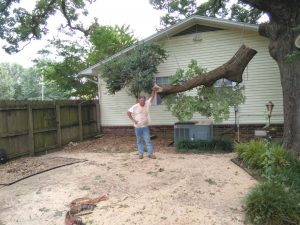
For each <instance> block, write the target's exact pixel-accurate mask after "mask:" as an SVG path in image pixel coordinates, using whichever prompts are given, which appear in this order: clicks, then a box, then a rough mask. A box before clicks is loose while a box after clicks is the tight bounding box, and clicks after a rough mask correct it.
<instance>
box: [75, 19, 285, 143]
mask: <svg viewBox="0 0 300 225" xmlns="http://www.w3.org/2000/svg"><path fill="white" fill-rule="evenodd" d="M144 41H145V42H156V43H160V44H161V45H162V46H163V48H164V49H166V50H167V52H168V54H169V57H168V59H167V60H166V62H164V63H162V64H160V65H159V67H158V71H159V72H158V74H157V75H156V82H157V83H158V84H164V83H165V82H166V81H167V77H168V76H171V75H173V74H174V73H175V72H176V70H177V69H178V68H182V69H184V68H186V67H187V65H188V64H189V63H190V61H191V59H196V60H197V61H198V64H200V65H201V66H203V67H205V68H207V69H208V71H210V70H212V69H215V68H216V67H218V66H221V65H222V64H224V63H225V62H227V61H228V60H229V59H230V58H231V57H232V56H233V55H234V54H235V52H236V51H237V50H238V49H239V47H240V46H241V45H242V44H245V45H247V46H249V47H251V48H253V49H255V50H257V52H258V53H257V54H256V55H255V56H254V58H253V59H252V60H251V61H250V63H249V65H248V67H247V68H246V69H245V71H244V74H243V83H242V85H244V87H245V90H244V95H245V96H246V101H245V103H244V104H243V105H240V106H239V107H238V112H235V110H234V109H231V115H230V118H229V119H228V120H226V121H223V122H222V123H214V133H218V134H222V133H226V131H229V133H231V134H233V131H232V129H230V128H232V127H237V126H236V125H237V124H238V127H239V132H240V136H241V137H245V138H251V137H253V136H254V131H255V130H257V129H261V128H262V127H263V126H265V125H266V123H267V122H268V117H267V110H266V103H267V102H269V101H272V102H273V104H274V110H273V112H272V117H271V123H272V124H273V126H276V127H277V128H278V129H277V134H276V135H277V136H281V135H282V124H283V100H282V89H281V84H280V74H279V69H278V66H277V64H276V62H275V61H274V60H273V59H272V58H271V56H270V55H269V51H268V43H269V40H268V39H267V38H264V37H262V36H259V34H258V25H253V24H246V23H239V22H233V21H230V20H225V19H217V18H209V17H202V16H192V17H189V18H187V19H185V20H183V21H181V22H179V23H177V24H175V25H173V26H170V27H168V28H166V29H164V30H162V31H160V32H158V33H156V34H154V35H152V36H150V37H148V38H146V39H144ZM134 47H135V46H131V47H129V48H127V49H125V50H123V51H121V52H119V53H117V54H115V55H113V56H111V57H109V58H107V59H105V60H103V61H101V62H99V63H97V64H96V65H94V66H91V67H90V68H87V69H86V70H84V71H81V74H83V75H94V76H95V75H97V76H98V78H100V73H101V66H102V65H103V64H105V63H106V62H108V61H110V60H112V59H114V58H116V57H118V56H121V55H122V54H124V53H126V52H128V51H130V50H132V49H133V48H134ZM229 85H230V84H229ZM98 87H99V96H100V104H101V107H100V108H101V125H102V128H103V131H104V133H106V132H118V133H127V129H128V128H129V129H131V130H132V128H131V127H132V124H131V121H130V120H129V119H128V118H127V115H126V112H127V110H128V108H129V107H130V106H131V105H133V104H134V103H135V99H134V98H133V97H130V96H128V95H127V94H126V91H124V90H122V91H120V92H118V93H116V94H115V95H109V94H108V93H107V90H106V88H105V83H104V81H101V79H99V83H98ZM151 118H152V128H156V129H160V130H163V131H165V132H166V131H170V132H173V131H172V130H173V126H174V123H175V122H177V119H176V118H174V117H173V116H172V115H171V113H170V112H168V111H166V108H165V106H164V105H163V104H161V102H160V101H159V100H156V101H155V102H154V103H153V106H152V107H151ZM205 119H207V118H203V117H202V116H201V115H195V116H194V118H193V119H192V120H193V121H200V122H201V121H204V120H205ZM131 132H132V131H131Z"/></svg>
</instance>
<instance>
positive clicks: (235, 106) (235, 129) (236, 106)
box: [234, 105, 240, 142]
mask: <svg viewBox="0 0 300 225" xmlns="http://www.w3.org/2000/svg"><path fill="white" fill-rule="evenodd" d="M238 112H239V106H238V105H234V125H235V126H234V131H235V138H236V139H237V141H238V142H239V141H240V135H239V133H240V132H239V124H238V122H237V115H238Z"/></svg>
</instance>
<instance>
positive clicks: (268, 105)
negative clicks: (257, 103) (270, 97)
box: [266, 101, 274, 125]
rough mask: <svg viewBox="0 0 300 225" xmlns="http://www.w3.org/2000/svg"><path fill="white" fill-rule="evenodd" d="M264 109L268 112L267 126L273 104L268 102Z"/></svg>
mask: <svg viewBox="0 0 300 225" xmlns="http://www.w3.org/2000/svg"><path fill="white" fill-rule="evenodd" d="M266 107H267V111H268V118H269V125H270V120H271V116H272V111H273V108H274V104H273V102H272V101H269V102H268V103H267V104H266Z"/></svg>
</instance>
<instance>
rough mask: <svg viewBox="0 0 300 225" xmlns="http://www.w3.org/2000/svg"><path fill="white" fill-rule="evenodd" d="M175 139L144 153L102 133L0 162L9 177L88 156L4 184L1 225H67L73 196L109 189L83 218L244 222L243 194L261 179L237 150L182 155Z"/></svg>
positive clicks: (114, 223)
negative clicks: (240, 161)
mask: <svg viewBox="0 0 300 225" xmlns="http://www.w3.org/2000/svg"><path fill="white" fill-rule="evenodd" d="M170 141H171V140H170V139H169V140H168V139H159V138H158V139H155V140H154V141H153V142H154V149H155V151H156V153H155V154H156V156H157V159H156V160H153V159H149V158H147V157H145V158H144V159H142V160H140V159H138V155H137V152H136V146H135V138H134V137H114V136H110V137H109V136H104V137H103V138H100V139H96V140H89V141H85V142H82V143H70V144H69V145H67V146H66V147H65V148H64V149H63V150H61V151H57V152H53V153H50V154H47V155H44V156H41V157H27V158H23V159H18V160H14V161H11V162H10V164H7V165H6V164H5V165H0V171H1V170H2V173H3V174H5V173H7V171H8V170H10V173H9V174H10V175H7V174H6V179H9V177H10V176H12V177H13V176H16V173H17V172H16V173H15V174H14V173H13V171H17V169H16V168H23V167H24V166H25V165H26V166H25V167H26V168H27V169H26V170H24V169H23V170H22V171H27V172H24V173H23V176H26V174H27V175H28V173H30V171H31V173H32V172H38V171H39V170H41V169H37V168H42V169H45V167H43V166H40V165H39V163H42V164H43V162H47V161H51V160H52V161H53V158H55V157H59V158H60V159H63V158H73V159H81V160H87V161H84V162H79V163H75V164H71V165H67V166H63V167H59V168H56V169H53V170H49V171H47V172H44V173H39V174H37V175H34V176H31V177H28V178H26V179H23V180H21V181H19V182H17V183H14V184H12V185H8V186H0V202H1V204H0V225H4V224H5V225H14V224H22V225H27V224H28V225H41V224H43V225H48V224H49V225H54V224H57V225H58V224H60V225H61V224H64V217H65V214H66V212H67V211H68V210H69V207H68V204H69V203H70V202H71V201H72V200H74V199H76V198H81V197H91V198H94V197H98V196H101V195H104V194H107V195H108V197H109V198H108V200H106V201H102V202H100V203H98V204H97V207H96V208H95V209H94V210H93V212H92V213H90V214H87V215H83V216H81V218H82V220H83V222H85V224H94V225H101V224H105V225H118V224H120V225H121V224H125V225H131V224H138V225H143V224H145V225H148V224H149V225H150V224H162V225H169V224H170V225H187V224H189V225H196V224H197V225H226V224H228V225H242V224H244V222H243V221H244V218H243V215H244V213H243V207H242V204H243V199H244V197H245V196H246V194H247V193H248V192H249V190H250V188H251V187H253V186H254V185H255V184H256V183H257V182H256V181H255V180H254V179H253V178H252V177H251V176H249V175H248V174H247V173H246V172H245V171H244V170H242V169H241V168H240V167H238V166H237V165H235V164H234V163H232V162H231V161H230V159H231V158H233V157H234V153H230V154H198V155H196V154H177V153H175V151H174V148H173V147H168V144H169V143H170ZM61 157H63V158H61ZM25 159H26V160H25ZM24 160H25V161H24ZM39 160H40V161H39ZM25 162H26V163H25ZM60 163H62V162H61V161H60ZM8 165H9V166H8ZM13 165H14V166H13ZM30 165H31V166H30ZM48 165H49V164H48ZM51 166H52V167H54V165H53V164H51ZM51 166H50V167H51ZM50 167H49V166H48V168H50ZM30 168H31V169H30ZM28 171H29V172H28ZM7 177H8V178H7ZM0 179H1V177H0ZM11 179H12V178H11ZM14 179H15V178H14Z"/></svg>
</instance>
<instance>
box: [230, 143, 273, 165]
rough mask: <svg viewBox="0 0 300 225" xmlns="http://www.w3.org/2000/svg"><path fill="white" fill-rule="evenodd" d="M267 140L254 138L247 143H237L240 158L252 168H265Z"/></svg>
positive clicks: (236, 149)
mask: <svg viewBox="0 0 300 225" xmlns="http://www.w3.org/2000/svg"><path fill="white" fill-rule="evenodd" d="M266 145H267V144H266V142H265V141H259V140H252V141H250V142H249V143H246V144H236V145H235V151H236V152H237V153H238V156H239V158H240V159H241V160H242V161H243V162H244V163H245V164H246V165H247V166H249V167H250V168H251V169H263V162H264V160H265V158H264V156H265V155H264V154H265V152H266V151H267V147H266Z"/></svg>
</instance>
